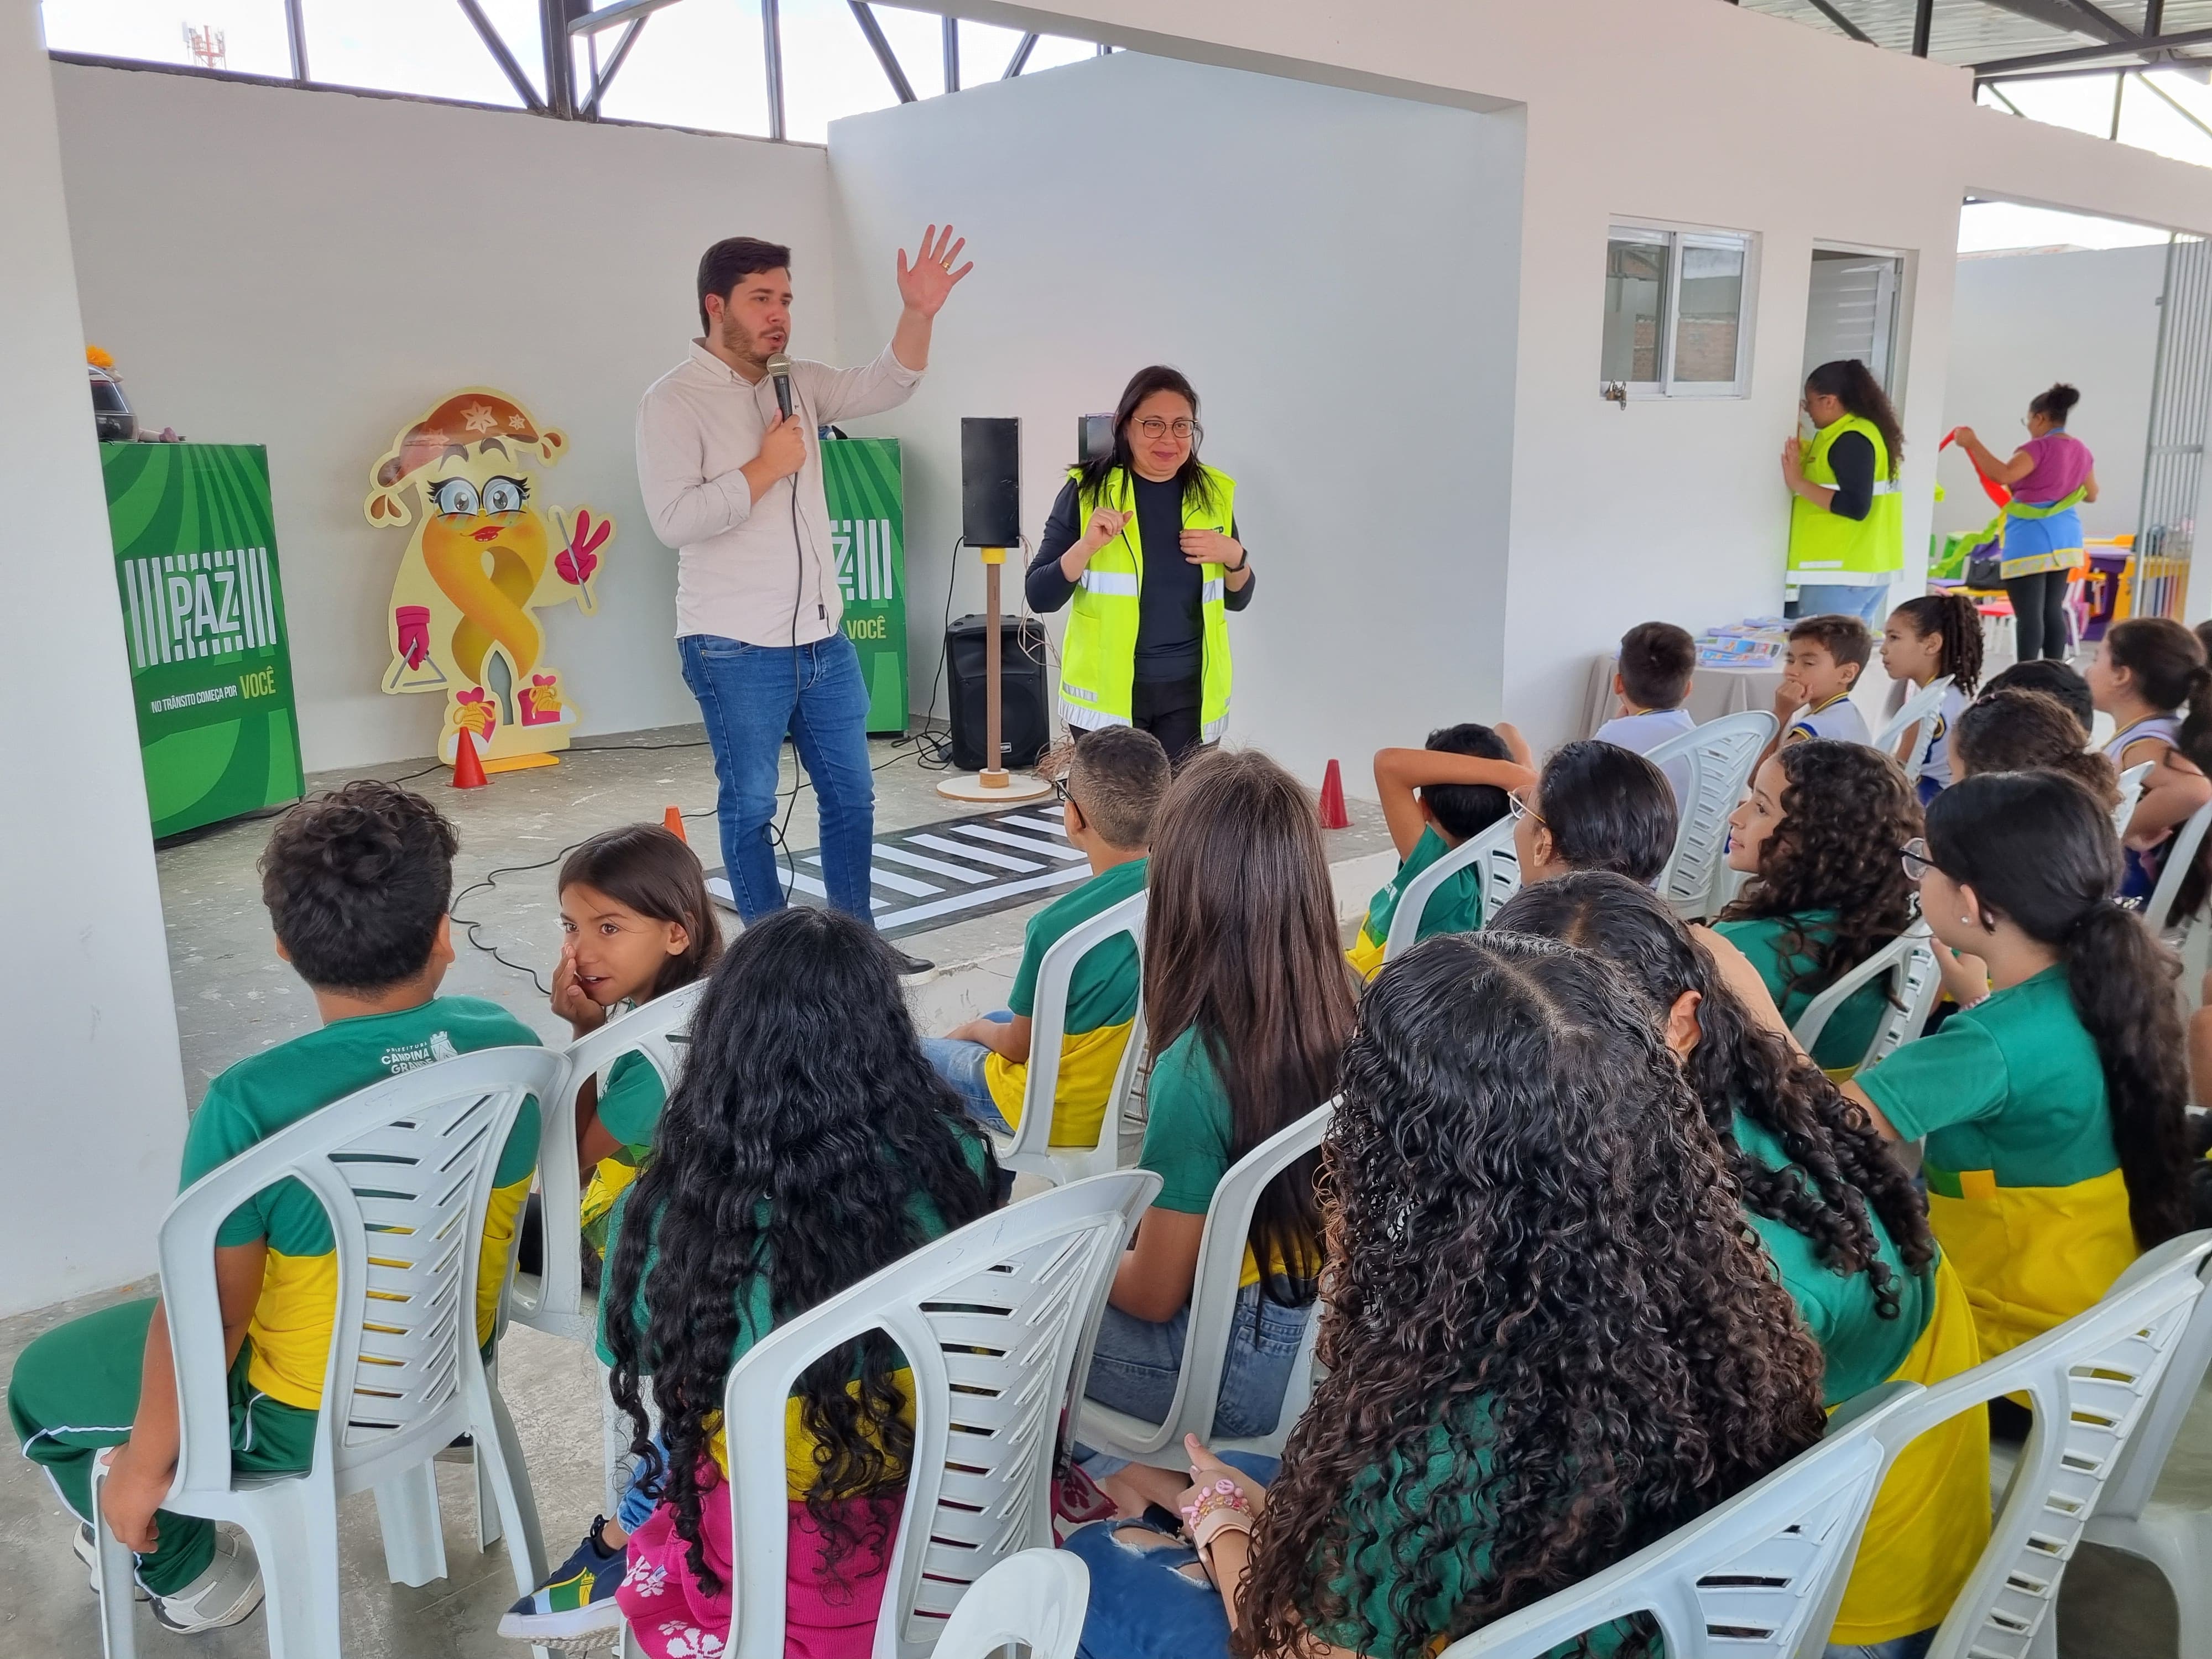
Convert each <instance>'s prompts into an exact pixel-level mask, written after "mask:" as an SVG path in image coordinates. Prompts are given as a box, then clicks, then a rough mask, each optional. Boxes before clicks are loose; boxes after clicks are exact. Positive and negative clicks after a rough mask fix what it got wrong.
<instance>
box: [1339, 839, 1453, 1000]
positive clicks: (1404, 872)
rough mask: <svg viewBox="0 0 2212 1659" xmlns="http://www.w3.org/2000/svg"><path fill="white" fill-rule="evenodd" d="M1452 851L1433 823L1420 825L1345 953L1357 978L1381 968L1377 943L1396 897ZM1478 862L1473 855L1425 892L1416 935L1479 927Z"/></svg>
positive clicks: (1384, 941) (1386, 934)
mask: <svg viewBox="0 0 2212 1659" xmlns="http://www.w3.org/2000/svg"><path fill="white" fill-rule="evenodd" d="M1451 850H1452V849H1451V845H1450V843H1449V842H1446V841H1445V840H1444V838H1443V836H1440V835H1438V834H1437V827H1436V825H1434V824H1433V823H1431V824H1424V825H1423V826H1422V828H1421V838H1420V839H1419V841H1417V842H1414V843H1413V851H1412V852H1410V853H1408V854H1406V857H1405V861H1404V862H1403V863H1401V864H1400V865H1399V866H1398V873H1397V874H1396V875H1395V876H1393V877H1391V878H1390V884H1389V886H1387V887H1385V888H1383V889H1382V890H1380V891H1379V892H1377V893H1376V895H1375V896H1374V897H1373V898H1371V899H1370V900H1368V901H1367V915H1366V916H1365V918H1364V920H1363V921H1361V922H1360V924H1359V937H1358V939H1355V940H1354V941H1353V942H1352V948H1351V949H1350V950H1349V951H1346V952H1345V953H1344V954H1345V955H1346V957H1348V958H1349V959H1350V960H1351V963H1352V966H1353V967H1354V968H1355V969H1358V971H1359V976H1360V977H1361V978H1362V979H1373V978H1374V977H1375V975H1377V974H1379V973H1381V972H1382V971H1383V946H1384V945H1388V944H1389V942H1390V921H1391V918H1392V917H1394V916H1395V915H1397V914H1398V898H1399V896H1400V895H1401V894H1402V893H1403V892H1404V891H1405V890H1406V889H1407V888H1408V887H1410V886H1411V885H1413V878H1414V877H1416V876H1418V875H1419V874H1420V873H1421V872H1422V871H1424V870H1425V869H1427V868H1428V867H1429V866H1431V865H1432V864H1434V863H1435V862H1436V861H1437V860H1438V859H1440V858H1442V857H1443V855H1444V854H1447V853H1449V852H1450V851H1451ZM1480 863H1481V860H1476V861H1475V863H1474V864H1471V865H1469V866H1467V867H1466V868H1465V869H1463V870H1455V871H1454V872H1452V873H1451V874H1450V875H1449V876H1446V877H1445V878H1443V881H1442V882H1440V883H1438V884H1437V890H1436V891H1435V892H1433V893H1431V894H1430V895H1429V905H1428V908H1426V909H1425V910H1424V911H1422V912H1421V927H1420V933H1419V939H1427V938H1428V937H1430V935H1431V934H1434V933H1474V932H1476V931H1478V930H1479V929H1480V927H1481V926H1482V876H1483V872H1482V870H1481V868H1480Z"/></svg>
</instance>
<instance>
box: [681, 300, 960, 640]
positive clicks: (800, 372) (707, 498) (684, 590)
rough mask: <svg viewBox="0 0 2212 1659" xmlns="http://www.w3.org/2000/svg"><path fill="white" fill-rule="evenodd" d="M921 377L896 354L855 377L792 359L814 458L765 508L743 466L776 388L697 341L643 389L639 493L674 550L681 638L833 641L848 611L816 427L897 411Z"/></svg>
mask: <svg viewBox="0 0 2212 1659" xmlns="http://www.w3.org/2000/svg"><path fill="white" fill-rule="evenodd" d="M920 384H921V373H920V371H918V370H915V369H911V368H908V367H907V366H906V365H905V364H903V363H902V362H899V360H898V359H897V358H896V357H895V356H892V355H891V350H890V347H889V346H885V347H884V350H883V354H882V355H881V356H878V358H877V359H876V360H875V362H872V363H868V364H866V365H864V366H863V367H860V368H830V367H829V365H828V364H826V363H815V362H798V361H794V362H793V363H792V365H791V388H792V396H793V399H794V401H795V408H794V410H793V412H794V414H796V415H797V416H798V417H799V420H800V421H801V422H803V424H804V426H805V437H806V462H805V465H803V466H801V467H800V468H799V471H797V472H796V473H794V474H793V475H792V476H791V477H787V478H781V479H778V480H777V481H776V483H775V484H774V485H772V486H771V487H770V488H769V492H768V494H767V495H763V497H761V499H760V500H758V501H755V500H754V499H753V495H752V491H751V489H750V488H749V487H748V486H747V485H746V483H745V476H744V473H743V472H741V471H738V468H740V467H742V466H743V465H744V464H745V463H746V462H747V461H750V460H751V459H753V457H755V456H756V455H757V454H759V453H760V447H761V434H762V433H763V432H764V431H765V430H767V428H768V423H769V422H770V421H772V420H774V419H775V413H776V407H775V385H774V383H773V382H771V381H770V380H767V379H766V378H763V380H761V381H760V383H759V384H758V385H754V384H752V383H751V382H750V381H748V380H745V379H744V377H743V376H742V375H740V374H738V372H737V371H736V370H735V369H733V368H731V367H730V366H729V365H728V364H727V363H726V362H723V361H722V360H721V359H720V358H719V357H717V356H714V353H713V352H711V351H709V350H708V349H707V348H706V347H705V346H704V345H703V344H702V343H700V342H698V341H696V340H695V341H693V342H692V343H691V355H690V356H689V357H688V358H686V359H685V360H684V362H681V363H678V365H677V366H676V367H675V368H671V370H669V371H668V373H667V374H664V375H662V376H661V377H660V378H659V380H655V381H654V382H653V385H652V386H649V387H648V388H647V391H646V394H645V397H644V398H643V400H642V401H641V402H640V403H639V404H638V407H637V484H638V489H639V491H640V492H641V494H642V495H644V497H645V510H646V514H647V517H648V518H650V519H651V520H653V534H654V535H656V536H658V537H659V538H660V539H661V540H662V541H663V542H665V544H667V545H669V546H670V547H672V548H674V549H675V550H676V633H677V636H678V638H679V639H680V638H682V637H683V636H684V635H687V634H714V635H720V636H721V637H722V638H724V639H732V640H743V641H744V642H745V643H746V644H748V645H792V644H794V643H795V644H799V645H806V644H809V643H811V641H816V640H822V639H827V638H828V637H829V635H831V634H833V633H834V632H836V629H837V625H838V623H839V622H840V621H841V620H842V617H843V615H844V604H843V601H842V598H841V597H840V595H839V592H838V589H837V571H836V564H835V562H834V556H833V554H832V552H831V544H830V540H829V502H828V501H826V500H825V499H824V497H823V493H822V453H821V446H820V444H819V443H818V442H817V439H816V428H817V427H819V426H821V425H823V424H824V423H825V422H831V421H840V420H855V419H858V418H859V417H860V416H864V415H879V414H881V413H882V412H883V411H884V410H887V409H896V408H897V407H898V406H899V404H902V403H904V402H905V401H906V400H907V399H908V398H909V397H911V396H912V395H913V394H914V389H915V386H918V385H920ZM794 503H795V507H796V511H795V513H794Z"/></svg>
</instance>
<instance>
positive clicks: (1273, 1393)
mask: <svg viewBox="0 0 2212 1659" xmlns="http://www.w3.org/2000/svg"><path fill="white" fill-rule="evenodd" d="M1260 1289H1261V1287H1260V1286H1259V1285H1246V1286H1245V1287H1244V1288H1243V1290H1241V1291H1238V1292H1237V1314H1236V1316H1235V1318H1233V1319H1232V1320H1231V1322H1230V1325H1229V1353H1228V1359H1227V1363H1226V1364H1225V1365H1224V1366H1223V1367H1222V1371H1221V1398H1220V1400H1219V1401H1218V1403H1217V1404H1216V1405H1215V1407H1214V1409H1213V1432H1214V1434H1215V1435H1217V1436H1229V1437H1235V1438H1237V1439H1243V1438H1245V1437H1249V1436H1251V1435H1255V1434H1268V1433H1272V1432H1273V1430H1274V1428H1275V1425H1276V1423H1277V1421H1278V1420H1279V1419H1280V1418H1281V1416H1282V1414H1283V1393H1284V1391H1285V1389H1288V1388H1289V1387H1290V1385H1291V1364H1292V1362H1293V1361H1295V1360H1296V1359H1297V1356H1298V1344H1299V1343H1300V1342H1302V1341H1304V1340H1305V1334H1306V1321H1307V1320H1308V1319H1310V1318H1311V1317H1312V1316H1313V1309H1312V1307H1311V1306H1310V1305H1309V1306H1307V1307H1304V1308H1285V1306H1283V1304H1281V1303H1279V1302H1270V1301H1268V1300H1267V1297H1263V1296H1261V1294H1260ZM1189 1327H1190V1308H1189V1306H1188V1304H1185V1305H1184V1306H1183V1308H1182V1310H1180V1311H1179V1312H1177V1313H1176V1316H1175V1317H1174V1318H1172V1319H1169V1320H1164V1321H1163V1322H1160V1323H1158V1324H1154V1323H1153V1322H1152V1321H1151V1320H1148V1319H1139V1318H1137V1317H1136V1316H1134V1315H1132V1314H1125V1313H1123V1312H1122V1311H1121V1310H1120V1309H1119V1308H1115V1307H1111V1306H1109V1308H1108V1309H1107V1310H1106V1312H1105V1316H1104V1317H1103V1319H1102V1320H1101V1321H1100V1322H1099V1325H1098V1344H1097V1347H1095V1348H1093V1349H1092V1350H1091V1374H1090V1376H1087V1377H1085V1379H1084V1383H1083V1392H1084V1393H1085V1395H1089V1396H1090V1397H1091V1399H1093V1400H1096V1401H1097V1402H1098V1403H1099V1404H1100V1405H1102V1406H1110V1407H1113V1408H1114V1409H1115V1411H1117V1412H1127V1413H1128V1414H1129V1415H1130V1416H1132V1417H1136V1418H1141V1419H1144V1420H1145V1421H1146V1422H1147V1423H1158V1422H1163V1421H1164V1420H1165V1419H1166V1418H1167V1414H1168V1407H1169V1405H1170V1403H1172V1401H1174V1399H1175V1388H1176V1378H1177V1377H1178V1376H1180V1375H1181V1374H1182V1344H1183V1335H1184V1334H1185V1332H1187V1331H1188V1329H1189ZM1083 1467H1084V1468H1085V1471H1086V1472H1088V1473H1089V1474H1091V1477H1092V1478H1093V1479H1094V1480H1095V1479H1099V1478H1103V1476H1105V1475H1109V1474H1114V1473H1115V1472H1116V1471H1118V1470H1119V1469H1121V1468H1125V1467H1126V1465H1125V1464H1124V1463H1123V1462H1122V1461H1121V1460H1120V1459H1118V1458H1109V1457H1103V1456H1100V1455H1097V1454H1090V1455H1086V1457H1085V1462H1084V1466H1083Z"/></svg>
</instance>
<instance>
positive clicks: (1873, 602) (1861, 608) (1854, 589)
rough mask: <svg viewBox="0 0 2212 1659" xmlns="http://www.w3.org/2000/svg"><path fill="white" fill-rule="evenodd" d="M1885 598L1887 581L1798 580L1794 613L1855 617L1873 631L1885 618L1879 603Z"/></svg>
mask: <svg viewBox="0 0 2212 1659" xmlns="http://www.w3.org/2000/svg"><path fill="white" fill-rule="evenodd" d="M1888 600H1889V584H1888V583H1887V582H1869V583H1866V584H1864V585H1863V586H1862V585H1860V584H1858V583H1855V582H1854V583H1844V582H1800V583H1799V584H1798V586H1797V614H1798V615H1799V616H1801V617H1857V618H1858V619H1859V620H1860V621H1861V622H1863V623H1865V624H1866V625H1867V626H1868V627H1869V628H1871V629H1875V631H1876V632H1877V633H1879V632H1880V631H1881V625H1882V623H1884V622H1885V621H1887V616H1886V615H1885V614H1884V612H1883V611H1882V606H1883V605H1886V604H1887V602H1888Z"/></svg>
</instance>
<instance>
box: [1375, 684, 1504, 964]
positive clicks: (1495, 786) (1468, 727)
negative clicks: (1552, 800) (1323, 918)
mask: <svg viewBox="0 0 2212 1659" xmlns="http://www.w3.org/2000/svg"><path fill="white" fill-rule="evenodd" d="M1534 781H1536V773H1535V769H1534V765H1533V763H1532V762H1531V758H1530V756H1529V753H1528V744H1527V743H1525V742H1524V741H1522V737H1521V734H1520V732H1516V730H1514V728H1513V727H1512V726H1510V725H1508V724H1507V723H1506V722H1505V721H1504V720H1500V721H1499V722H1498V724H1497V726H1495V727H1492V726H1482V725H1479V724H1477V723H1476V722H1474V721H1473V720H1468V721H1465V722H1463V723H1462V724H1461V725H1458V726H1443V727H1442V728H1440V729H1439V730H1437V731H1434V732H1430V733H1429V740H1428V744H1427V745H1426V746H1425V747H1424V748H1420V749H1378V750H1376V752H1375V793H1376V798H1377V799H1379V800H1380V801H1381V802H1382V803H1383V821H1384V822H1385V823H1388V824H1389V826H1390V840H1391V842H1393V843H1394V844H1395V846H1396V847H1397V849H1398V873H1397V874H1396V875H1395V876H1393V877H1391V878H1390V883H1389V885H1388V886H1387V887H1384V888H1383V889H1382V890H1381V891H1379V892H1377V893H1376V895H1375V896H1374V897H1373V898H1371V899H1370V900H1368V901H1367V915H1365V917H1364V918H1363V919H1362V920H1361V921H1360V924H1359V937H1358V939H1355V940H1353V941H1352V948H1351V949H1350V950H1349V951H1346V952H1345V953H1344V954H1345V956H1346V958H1348V959H1349V960H1350V962H1351V963H1352V966H1353V967H1354V968H1355V969H1358V971H1359V975H1360V977H1361V978H1363V979H1372V978H1374V977H1375V975H1376V973H1378V972H1379V971H1381V969H1382V967H1383V947H1384V946H1385V945H1388V944H1389V942H1390V923H1391V921H1392V919H1393V918H1394V917H1395V916H1396V915H1397V914H1398V900H1399V898H1400V896H1401V895H1402V894H1403V893H1404V892H1405V890H1406V889H1407V886H1408V885H1410V884H1412V882H1413V878H1414V877H1416V876H1418V875H1419V874H1420V873H1421V872H1423V871H1424V870H1425V869H1427V868H1428V867H1429V866H1431V865H1432V864H1434V863H1435V862H1436V861H1437V860H1438V859H1440V858H1442V857H1443V856H1444V854H1447V853H1449V852H1450V851H1451V850H1452V848H1455V847H1457V846H1459V845H1461V844H1462V842H1466V841H1467V840H1468V839H1469V838H1470V837H1472V836H1479V835H1480V834H1481V833H1482V832H1483V831H1484V830H1485V829H1489V828H1490V826H1491V825H1492V824H1493V823H1497V822H1498V820H1499V819H1500V818H1502V817H1504V816H1505V815H1506V813H1507V812H1508V811H1510V810H1511V809H1512V800H1511V792H1512V791H1514V790H1516V789H1525V788H1527V787H1528V786H1529V785H1530V784H1532V783H1534ZM1479 862H1480V860H1478V863H1479ZM1482 885H1483V872H1482V871H1481V870H1480V869H1479V868H1477V867H1476V866H1475V865H1469V866H1468V867H1467V868H1465V869H1463V870H1455V871H1454V872H1452V873H1451V874H1450V875H1449V876H1447V877H1446V878H1444V880H1443V883H1442V884H1440V885H1439V886H1438V887H1437V890H1435V891H1434V892H1433V893H1431V894H1430V895H1429V903H1428V908H1426V909H1425V910H1424V911H1422V912H1421V926H1420V933H1419V937H1420V938H1422V939H1427V938H1428V937H1430V935H1431V934H1433V933H1474V931H1475V930H1476V929H1478V928H1480V927H1481V926H1482Z"/></svg>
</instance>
